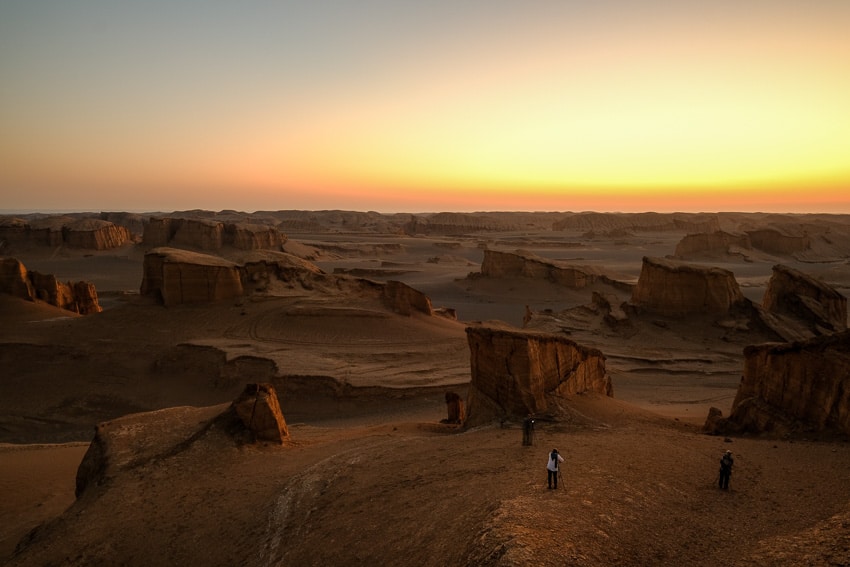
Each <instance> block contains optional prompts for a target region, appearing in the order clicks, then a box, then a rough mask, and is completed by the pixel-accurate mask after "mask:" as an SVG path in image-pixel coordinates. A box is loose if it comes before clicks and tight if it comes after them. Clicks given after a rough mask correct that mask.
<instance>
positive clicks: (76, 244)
mask: <svg viewBox="0 0 850 567" xmlns="http://www.w3.org/2000/svg"><path fill="white" fill-rule="evenodd" d="M132 241H133V236H132V234H131V233H130V231H129V230H128V229H127V228H126V227H123V226H120V225H116V224H114V223H112V222H110V221H107V220H102V219H96V218H81V219H78V218H73V217H69V216H58V217H57V216H54V217H45V218H41V219H35V220H32V221H26V220H23V219H18V218H11V219H9V218H7V219H2V220H0V242H3V243H5V246H6V247H12V246H63V245H64V246H68V247H70V248H82V249H86V250H109V249H112V248H118V247H120V246H124V245H125V244H128V243H130V242H132Z"/></svg>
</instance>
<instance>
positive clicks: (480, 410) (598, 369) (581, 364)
mask: <svg viewBox="0 0 850 567" xmlns="http://www.w3.org/2000/svg"><path fill="white" fill-rule="evenodd" d="M466 333H467V340H468V342H469V350H470V363H471V374H472V380H471V383H470V389H469V396H468V399H467V419H466V422H465V424H466V425H467V426H474V425H479V424H482V423H486V422H488V421H492V420H494V419H523V418H525V417H527V416H529V415H538V414H547V413H557V412H558V407H559V406H558V400H563V399H566V398H567V397H568V396H569V395H572V394H578V393H583V392H598V393H601V394H604V395H606V396H612V395H613V387H612V385H611V378H610V376H609V375H608V373H607V371H606V370H605V356H604V355H603V354H602V353H601V352H600V351H599V350H596V349H592V348H587V347H584V346H582V345H579V344H577V343H575V342H573V341H571V340H569V339H566V338H564V337H562V336H558V335H549V334H543V333H533V332H526V331H514V330H507V329H496V328H491V327H468V328H467V330H466Z"/></svg>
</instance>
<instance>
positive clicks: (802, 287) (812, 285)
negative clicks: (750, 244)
mask: <svg viewBox="0 0 850 567" xmlns="http://www.w3.org/2000/svg"><path fill="white" fill-rule="evenodd" d="M762 307H764V308H765V309H766V310H767V311H768V312H770V313H774V314H777V315H780V316H786V317H791V318H793V319H795V320H797V321H800V322H803V323H804V324H805V325H806V326H807V327H808V328H809V330H810V331H811V332H812V334H816V335H819V334H827V333H832V332H837V331H844V330H845V329H847V298H846V297H844V296H843V295H841V294H840V293H839V292H838V291H836V290H835V289H833V288H832V287H830V286H829V285H827V284H825V283H823V282H821V281H819V280H816V279H814V278H813V277H811V276H809V275H808V274H804V273H803V272H800V271H799V270H795V269H793V268H789V267H787V266H783V265H776V266H774V267H773V275H772V276H771V278H770V281H769V282H768V285H767V290H766V291H765V294H764V299H763V300H762Z"/></svg>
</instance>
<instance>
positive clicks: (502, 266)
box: [480, 250, 630, 289]
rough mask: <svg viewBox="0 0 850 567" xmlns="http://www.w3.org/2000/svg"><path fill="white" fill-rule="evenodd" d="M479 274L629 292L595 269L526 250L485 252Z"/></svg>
mask: <svg viewBox="0 0 850 567" xmlns="http://www.w3.org/2000/svg"><path fill="white" fill-rule="evenodd" d="M480 275H481V276H483V277H486V278H509V277H522V278H533V279H540V280H545V281H549V282H552V283H555V284H558V285H562V286H564V287H569V288H572V289H582V288H584V287H587V286H588V285H591V284H593V283H596V282H604V283H607V284H610V285H614V286H617V287H622V288H624V289H630V288H629V286H628V285H627V284H624V283H621V282H617V281H616V280H613V279H611V278H610V277H608V276H607V275H605V274H604V273H603V272H602V271H601V270H600V269H597V268H595V267H592V266H575V265H567V264H563V263H559V262H553V261H551V260H547V259H546V258H542V257H540V256H537V255H536V254H534V253H532V252H528V251H524V250H517V251H515V252H502V251H498V250H484V259H483V260H482V262H481V273H480Z"/></svg>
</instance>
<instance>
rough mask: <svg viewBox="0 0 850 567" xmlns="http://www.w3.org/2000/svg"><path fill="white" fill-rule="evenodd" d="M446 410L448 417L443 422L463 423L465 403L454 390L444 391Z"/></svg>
mask: <svg viewBox="0 0 850 567" xmlns="http://www.w3.org/2000/svg"><path fill="white" fill-rule="evenodd" d="M446 412H447V413H448V417H447V418H446V419H445V420H444V423H458V424H460V423H463V422H464V420H465V419H466V404H465V403H464V401H463V398H461V397H460V395H458V394H457V393H455V392H446Z"/></svg>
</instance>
